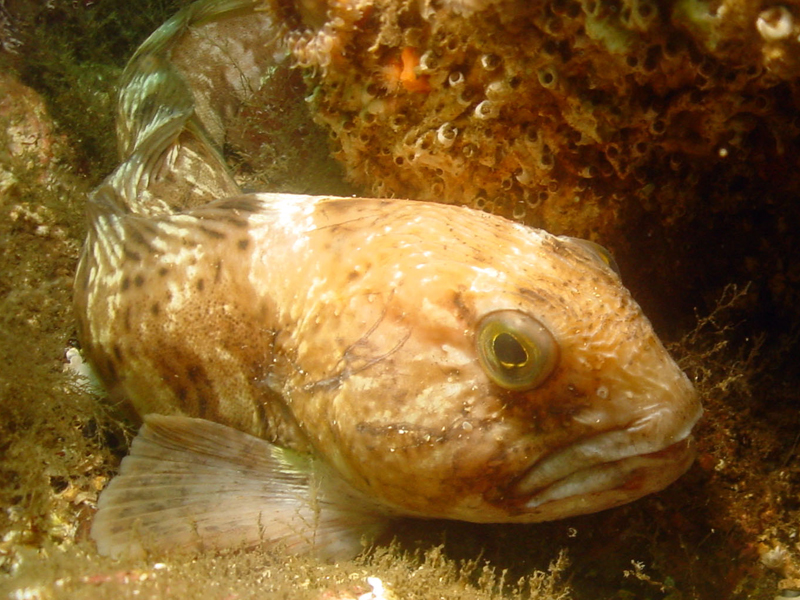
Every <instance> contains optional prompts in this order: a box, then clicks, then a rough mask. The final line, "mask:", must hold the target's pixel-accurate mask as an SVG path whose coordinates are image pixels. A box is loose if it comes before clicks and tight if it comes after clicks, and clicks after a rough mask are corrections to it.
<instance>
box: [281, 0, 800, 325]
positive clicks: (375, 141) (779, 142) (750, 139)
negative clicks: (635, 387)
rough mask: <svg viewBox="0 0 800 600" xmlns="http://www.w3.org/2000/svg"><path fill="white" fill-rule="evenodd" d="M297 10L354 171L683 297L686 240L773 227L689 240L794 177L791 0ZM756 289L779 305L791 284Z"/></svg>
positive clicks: (371, 182) (744, 271)
mask: <svg viewBox="0 0 800 600" xmlns="http://www.w3.org/2000/svg"><path fill="white" fill-rule="evenodd" d="M283 4H285V3H283ZM305 5H306V10H305V11H304V12H302V13H301V12H300V11H298V12H297V13H294V12H293V11H292V10H291V9H286V8H284V9H283V10H284V11H285V14H286V19H287V22H288V23H290V25H291V26H290V28H289V32H288V34H287V43H288V45H289V47H290V48H291V50H292V52H293V53H294V55H295V57H296V59H297V62H298V64H299V65H301V66H303V67H305V68H306V75H307V78H308V81H309V84H310V87H309V89H310V90H312V93H311V96H310V100H311V107H312V111H313V112H314V115H315V118H316V120H317V121H318V122H320V123H323V124H324V125H325V126H327V127H328V128H329V130H330V133H331V137H332V138H333V140H334V141H333V146H334V152H335V155H336V156H337V158H339V159H340V160H341V161H342V162H343V163H344V164H345V166H346V169H347V174H348V177H349V179H350V180H351V181H353V182H355V183H356V184H357V185H359V186H361V187H362V188H363V189H364V190H365V192H366V193H369V194H374V195H377V196H395V197H412V198H419V199H429V200H436V201H442V202H449V203H456V204H467V205H471V206H474V207H478V208H482V209H484V210H487V211H490V212H494V213H499V214H502V215H504V216H507V217H509V218H513V219H516V220H519V221H523V222H525V223H527V224H531V225H535V226H539V227H544V228H546V229H548V230H550V231H554V232H557V233H562V232H566V233H569V234H571V235H577V236H581V237H588V238H591V239H595V240H597V241H601V242H603V243H605V244H607V245H609V246H611V248H612V249H613V250H614V251H615V252H616V253H617V254H618V255H620V256H622V257H623V258H622V261H623V265H622V266H623V271H625V272H629V273H630V272H632V273H633V274H634V279H635V280H639V281H643V282H644V281H646V282H647V283H646V286H647V287H648V288H650V290H651V292H650V293H652V294H653V298H654V299H655V298H656V297H657V296H663V295H666V294H671V295H672V300H675V299H682V300H678V301H677V302H678V304H679V305H681V310H684V311H685V310H686V309H687V308H690V307H691V306H692V305H693V304H694V305H696V304H697V303H698V301H700V300H701V299H700V298H698V296H697V295H692V294H691V293H690V291H691V290H692V289H696V288H697V284H698V283H700V282H701V281H703V280H704V276H703V277H701V276H699V275H698V274H697V272H696V269H694V265H693V261H694V258H695V257H696V256H697V246H698V244H699V245H704V244H705V243H707V244H708V248H709V249H710V248H713V247H718V246H719V245H720V244H722V243H725V242H726V241H727V242H729V243H732V245H734V246H735V247H736V248H742V247H743V246H744V245H746V244H745V243H744V242H740V241H739V238H749V239H751V236H752V235H753V233H755V235H757V236H758V235H764V236H772V235H774V233H775V232H774V231H773V230H761V231H755V232H753V231H752V230H751V231H747V230H745V229H743V228H741V226H740V224H737V225H736V226H735V227H734V229H733V230H728V231H726V232H724V233H722V232H719V231H717V232H712V235H710V236H708V237H707V238H705V240H704V241H703V240H700V241H699V242H697V241H695V239H693V238H695V237H696V236H699V235H701V234H706V233H707V230H708V226H707V224H708V222H709V220H710V219H714V218H715V215H728V216H734V218H735V219H740V220H749V221H751V222H753V221H758V220H759V217H756V216H753V215H752V212H760V211H762V210H767V211H769V210H770V209H769V208H766V209H765V208H764V207H765V206H767V205H768V204H769V203H771V204H770V206H775V205H782V203H785V202H788V200H787V198H786V195H787V194H792V193H794V192H796V191H797V189H798V187H800V185H799V184H800V177H799V176H798V170H797V169H796V168H795V162H796V159H795V157H796V155H797V153H798V151H800V143H799V142H798V140H799V138H798V135H799V134H800V121H799V120H798V118H797V117H796V106H797V104H798V89H797V86H796V84H795V79H796V77H797V75H798V74H800V62H798V59H797V57H798V56H800V52H799V51H798V50H800V41H798V33H800V29H798V24H797V16H796V15H797V13H798V11H799V10H800V5H797V3H794V4H788V3H787V4H786V5H777V6H772V7H767V8H764V7H763V6H762V4H761V3H759V2H752V1H748V0H726V1H724V2H721V3H708V2H704V1H700V0H673V1H661V2H655V1H653V0H550V1H548V2H525V1H522V0H493V1H488V0H486V1H464V0H461V1H458V2H456V1H451V2H447V3H437V2H432V1H428V2H420V3H405V2H396V1H394V0H360V1H347V2H341V1H338V0H337V1H330V2H327V3H326V2H324V1H323V0H319V1H318V2H316V3H313V4H312V3H305ZM399 56H413V57H418V59H416V58H415V60H413V64H414V66H413V75H414V79H413V81H414V82H424V84H419V85H416V84H415V85H413V86H410V85H408V84H407V83H404V82H405V81H411V79H410V75H407V77H408V78H409V79H408V80H403V79H402V77H400V76H399V75H396V76H394V75H393V76H392V77H391V78H390V79H392V80H395V79H399V80H400V81H399V82H397V83H395V84H392V85H387V71H388V72H389V73H393V72H395V71H398V70H399V69H400V67H398V66H397V65H398V64H401V63H402V72H403V73H408V72H409V71H410V70H412V69H410V66H411V64H412V61H410V60H405V59H403V60H402V61H401V62H398V60H399V59H398V57H399ZM756 190H758V191H759V192H761V199H766V198H765V197H767V198H768V199H769V203H766V202H765V203H764V204H761V203H760V202H759V201H757V200H755V198H758V197H757V196H755V194H754V192H755V191H756ZM775 210H776V212H780V210H782V209H775ZM687 239H688V240H690V241H689V242H688V243H687V242H686V241H682V240H687ZM731 240H736V242H731ZM787 250H789V248H787V247H786V246H785V245H782V246H780V247H779V248H774V249H773V251H772V252H771V257H770V259H771V260H774V259H775V258H777V256H778V255H780V254H782V253H785V252H786V251H787ZM637 256H641V257H646V258H647V261H646V262H645V261H644V260H637V258H636V257H637ZM728 256H729V257H730V261H729V262H724V261H720V259H719V257H715V258H714V259H713V260H712V261H711V263H713V266H714V269H715V270H717V271H719V270H726V271H727V273H728V274H729V275H733V277H735V278H741V279H746V278H755V279H758V278H760V277H761V276H762V274H761V273H760V272H759V270H758V269H753V268H752V265H749V266H748V265H746V264H745V256H744V255H743V254H742V253H739V251H738V250H734V251H733V252H731V253H729V254H728ZM654 263H656V264H658V265H659V267H658V268H656V269H654V268H653V267H652V265H653V264H654ZM711 263H709V264H711ZM781 277H783V278H786V277H793V278H796V277H797V273H794V274H793V275H790V274H789V272H788V271H782V275H781ZM712 278H713V277H712ZM676 280H677V281H678V283H677V287H676ZM705 282H706V283H707V282H708V279H707V278H705ZM722 285H724V282H720V283H719V287H715V288H714V289H715V290H716V291H715V293H718V292H719V290H720V289H721V287H722ZM632 286H633V287H634V289H635V290H636V288H637V285H636V283H635V282H634V283H633V284H632ZM764 290H765V291H764V293H765V294H766V295H767V296H770V297H771V298H772V299H774V300H776V302H777V303H778V304H781V305H783V306H791V305H793V303H794V301H795V300H796V299H797V297H796V296H795V295H793V294H790V293H788V291H787V290H786V289H783V290H781V291H778V290H777V289H776V288H775V286H772V287H770V286H769V284H766V283H765V285H764ZM637 291H638V290H637ZM776 292H777V296H779V297H777V298H775V296H776ZM645 293H646V292H645ZM647 300H648V299H647V298H645V305H646V307H648V306H647V305H648V302H647ZM682 301H683V302H685V304H682V303H681V302H682ZM659 308H660V309H664V310H666V311H667V312H669V311H670V310H671V308H670V306H660V307H659ZM654 312H659V310H655V311H654ZM673 316H674V315H673Z"/></svg>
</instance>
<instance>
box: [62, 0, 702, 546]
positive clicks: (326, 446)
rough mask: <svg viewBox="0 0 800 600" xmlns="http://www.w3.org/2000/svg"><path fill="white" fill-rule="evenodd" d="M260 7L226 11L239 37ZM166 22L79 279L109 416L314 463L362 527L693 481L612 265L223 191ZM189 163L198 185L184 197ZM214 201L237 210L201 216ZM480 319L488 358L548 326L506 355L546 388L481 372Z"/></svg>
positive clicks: (569, 510) (601, 505)
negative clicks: (199, 429) (120, 404)
mask: <svg viewBox="0 0 800 600" xmlns="http://www.w3.org/2000/svg"><path fill="white" fill-rule="evenodd" d="M200 5H201V6H207V5H208V6H211V5H213V3H210V2H208V1H207V0H206V1H205V2H201V3H200ZM214 6H216V5H214ZM254 6H258V3H254V2H239V3H236V2H228V3H226V7H227V8H226V10H233V9H235V10H236V12H235V18H237V19H241V18H243V16H242V15H243V14H244V15H245V16H246V14H248V13H247V12H246V11H244V12H243V10H244V9H243V8H242V7H245V8H248V7H250V9H252V7H254ZM230 7H233V8H230ZM253 10H255V9H253ZM258 15H259V17H258V18H260V19H262V20H267V21H269V16H268V14H265V13H263V12H259V13H258ZM180 18H182V19H184V20H188V21H190V22H192V23H198V25H197V29H202V28H201V27H200V25H202V26H203V27H205V26H207V24H208V23H212V24H213V23H215V21H213V19H208V18H206V19H205V20H204V21H202V22H197V21H196V17H194V16H192V15H191V14H190V15H189V16H186V13H183V16H182V17H180ZM214 18H216V19H219V20H221V21H223V22H224V21H225V19H227V18H228V13H227V12H225V10H220V11H219V12H218V13H215V17H214ZM231 18H233V17H231ZM192 19H195V20H192ZM243 22H244V21H241V23H243ZM168 25H169V24H168ZM263 25H264V23H262V26H263ZM214 26H215V27H216V25H214ZM165 27H167V26H165ZM170 27H172V29H170V28H169V27H167V29H166V30H165V31H166V33H163V32H162V34H161V35H162V36H163V37H166V38H167V41H168V42H169V44H172V46H170V45H169V44H167V43H166V42H165V41H164V40H161V38H159V37H158V32H157V34H154V37H155V38H156V42H158V43H155V42H152V41H149V42H148V43H150V44H151V46H152V47H153V48H156V50H148V52H149V54H148V53H143V52H142V51H141V50H140V52H139V53H137V57H136V58H135V59H134V61H133V62H132V66H131V67H129V73H128V75H127V79H126V81H128V83H127V87H126V88H124V89H123V93H122V102H121V105H122V111H123V115H122V116H121V118H120V121H121V122H122V123H123V126H122V129H123V130H124V131H127V132H128V133H125V134H124V135H123V136H122V137H123V144H122V146H123V157H124V158H125V161H124V162H123V164H122V165H121V167H120V168H119V169H118V170H117V172H115V173H114V174H113V175H111V176H110V177H109V179H108V180H107V181H106V182H105V183H104V185H103V186H101V187H100V188H99V189H98V190H97V191H96V192H95V193H94V195H93V197H92V198H91V201H90V217H91V224H90V232H89V236H88V239H87V243H86V246H85V248H84V253H83V256H82V259H81V262H80V265H79V270H78V274H77V279H76V294H75V303H76V312H77V316H78V321H79V330H80V339H81V342H82V346H83V350H84V351H85V353H86V354H87V355H88V357H89V358H90V359H91V361H92V363H93V365H94V366H95V368H96V370H97V372H98V374H99V376H100V378H101V379H102V381H103V382H104V384H105V385H106V387H107V388H108V391H109V393H110V395H111V396H112V397H113V398H116V399H121V400H122V399H124V400H126V401H128V402H130V403H131V404H132V405H133V407H134V408H135V410H136V412H137V413H139V414H140V415H148V414H154V413H155V414H160V415H184V416H188V417H199V418H201V419H205V420H207V421H213V422H215V423H218V424H221V425H224V426H227V427H229V428H232V429H235V430H237V431H239V432H243V433H246V434H249V435H252V436H255V437H257V438H261V439H263V440H266V441H268V442H271V443H274V444H276V445H277V446H279V447H280V448H285V449H287V450H288V451H294V452H297V453H299V454H300V455H305V456H309V457H313V460H314V461H318V464H319V465H321V466H324V469H325V470H326V473H327V474H328V475H326V476H327V477H329V478H331V477H332V478H334V479H337V478H340V479H341V480H342V481H343V482H346V485H347V486H348V489H350V490H352V495H353V497H358V498H363V499H369V501H368V502H367V504H369V503H372V505H373V506H372V507H371V508H369V509H367V510H368V511H369V510H374V511H377V512H385V513H387V514H392V515H394V514H403V515H415V516H421V517H437V518H445V519H460V520H466V521H472V522H534V521H543V520H549V519H558V518H563V517H567V516H571V515H577V514H583V513H588V512H594V511H598V510H603V509H606V508H609V507H612V506H617V505H619V504H622V503H625V502H628V501H631V500H634V499H636V498H639V497H641V496H642V495H644V494H647V493H650V492H654V491H657V490H660V489H662V488H663V487H664V486H666V485H668V484H669V483H671V482H672V481H674V480H675V479H676V478H677V477H679V476H680V475H681V474H682V473H683V472H684V471H685V470H686V469H687V468H688V467H689V465H690V464H691V462H692V460H693V456H694V448H693V441H692V437H691V430H692V427H693V426H694V424H695V423H696V421H697V420H698V418H699V417H700V414H701V412H702V410H701V408H700V404H699V401H698V399H697V395H696V393H695V390H694V389H693V387H692V385H691V383H690V382H689V381H688V379H687V378H686V376H685V375H684V374H683V373H682V372H681V370H680V369H679V368H678V367H677V365H676V364H675V362H674V361H673V360H672V359H671V358H670V356H669V355H668V353H667V351H666V350H665V349H664V347H663V345H662V344H661V342H660V341H659V340H658V338H657V337H656V335H655V333H654V332H653V329H652V327H651V325H650V323H649V322H648V320H647V319H646V317H645V316H644V315H643V314H642V312H641V310H640V308H639V306H638V305H637V304H636V303H635V301H634V300H633V299H632V298H631V296H630V294H629V292H628V291H627V290H626V289H625V288H624V287H623V286H622V284H621V282H620V278H619V276H618V275H617V273H616V272H615V271H614V270H613V269H612V268H611V267H610V266H609V264H608V262H607V261H606V260H604V257H603V256H602V254H601V253H598V251H597V250H595V249H594V248H593V247H591V246H590V245H587V244H586V243H584V242H581V241H579V240H574V239H571V238H566V237H558V236H553V235H550V234H548V233H546V232H544V231H540V230H534V229H530V228H527V227H524V226H521V225H519V224H516V223H513V222H510V221H507V220H505V219H502V218H500V217H496V216H492V215H488V214H484V213H481V212H478V211H474V210H470V209H466V208H461V207H456V206H447V205H441V204H432V203H424V202H414V201H409V200H397V199H391V200H389V199H364V198H336V197H312V196H298V195H288V194H270V193H253V194H241V193H233V194H231V190H234V192H236V187H235V183H234V182H233V180H232V178H230V176H229V175H228V174H227V172H225V171H224V170H222V171H220V169H223V167H221V166H220V163H219V160H221V159H219V160H218V156H219V155H218V153H216V151H214V150H213V148H214V144H215V143H219V139H220V138H219V135H217V136H216V137H215V135H212V134H210V133H208V127H207V126H206V125H205V124H204V123H205V122H208V121H209V118H208V117H205V118H201V117H199V116H198V113H197V112H195V111H194V108H193V106H194V104H193V102H196V99H195V100H191V101H190V100H189V99H187V98H186V97H185V94H186V90H187V89H190V85H189V84H186V85H185V86H184V87H183V88H181V86H180V85H178V84H175V83H169V82H170V81H171V76H167V75H164V72H165V71H164V70H165V69H167V70H169V69H171V71H170V72H171V73H180V69H178V68H176V67H175V66H174V64H172V63H171V62H170V61H169V60H167V58H169V57H168V56H167V57H166V58H165V54H169V55H170V56H172V55H175V54H178V52H177V50H176V48H178V49H180V48H181V47H182V46H181V44H188V43H189V42H186V41H182V40H183V38H181V37H180V36H177V37H176V34H175V33H174V31H183V30H181V29H180V28H176V27H175V26H174V24H173V25H171V26H170ZM266 29H267V32H269V31H271V30H270V29H269V28H268V27H267V28H266ZM239 30H243V31H246V32H248V35H252V32H251V31H250V29H248V28H245V27H239V28H236V29H235V31H239ZM181 35H183V36H184V37H185V34H181ZM264 35H268V33H265V34H264ZM253 39H254V38H253ZM164 48H167V49H168V50H169V52H167V51H165V50H164ZM270 51H272V50H270ZM271 60H272V59H271ZM268 64H269V61H266V62H265V63H264V65H266V66H268ZM153 65H156V66H155V67H153ZM148 68H150V69H154V70H152V71H150V72H148V71H147V69H148ZM255 71H257V69H254V72H255ZM131 72H132V74H131ZM143 73H144V75H143ZM147 73H150V74H149V75H148V74H147ZM153 73H155V75H154V74H153ZM165 82H167V83H165ZM181 82H183V83H185V82H186V78H185V77H183V76H180V79H179V81H178V83H181ZM167 84H169V85H171V86H172V87H170V88H169V89H167V87H169V86H168V85H167ZM165 89H166V90H167V91H165ZM191 89H193V88H191ZM148 90H149V91H148ZM176 90H177V91H176ZM198 95H199V96H202V94H200V93H199V92H197V93H196V96H198ZM153 97H155V98H157V99H158V100H159V102H162V103H164V104H162V105H159V106H160V108H159V109H158V110H157V111H155V112H154V113H151V116H150V117H149V118H150V119H151V122H150V123H149V124H147V123H145V124H142V123H138V122H137V119H138V118H140V117H137V116H136V115H137V114H139V113H137V112H136V110H133V109H131V106H133V105H134V104H136V103H142V102H144V99H146V98H151V99H152V98H153ZM230 97H235V94H234V95H233V96H230ZM230 97H229V98H230ZM126 102H127V104H126ZM150 104H152V102H151V103H150ZM207 104H209V105H210V104H211V103H207ZM223 104H224V103H223ZM234 105H235V102H230V103H229V106H234ZM126 106H127V108H125V107H126ZM170 106H173V107H177V108H174V110H170ZM226 106H228V105H226ZM234 107H235V106H234ZM126 111H127V112H126ZM158 111H161V112H158ZM211 112H212V113H213V112H214V111H211ZM126 115H128V116H126ZM131 115H133V116H131ZM126 119H127V120H128V121H131V122H132V123H133V124H127V125H126V124H125V123H126V122H127V121H126ZM132 131H133V132H134V133H130V132H132ZM137 131H138V133H136V132H137ZM124 140H128V141H124ZM175 157H178V158H179V159H180V160H177V161H176V160H174V159H175ZM181 161H183V162H181ZM189 163H196V164H197V165H199V167H198V168H197V169H194V170H193V171H192V173H193V175H192V176H193V177H195V178H198V179H200V180H201V182H202V183H203V186H200V187H199V188H197V186H194V185H193V184H191V185H190V184H187V183H186V181H185V179H181V177H182V176H183V175H184V174H185V172H186V164H189ZM176 165H177V166H176ZM203 169H205V171H204V170H203ZM206 172H207V173H208V175H207V176H204V175H202V173H206ZM157 173H161V174H163V173H166V174H167V175H166V176H156V175H154V174H157ZM197 173H200V174H201V175H197ZM173 181H175V182H176V183H175V186H176V187H177V190H178V193H177V194H176V195H174V196H173V195H165V191H168V190H169V185H170V184H171V183H172V182H173ZM193 189H201V191H202V193H201V194H199V195H198V196H197V197H190V196H191V193H190V192H186V193H183V192H182V190H183V191H186V190H190V191H191V190H193ZM156 190H157V193H156ZM209 193H216V194H218V197H219V198H222V199H220V200H216V201H213V202H210V203H204V200H205V197H206V196H207V195H208V194H209ZM176 198H177V199H176ZM187 198H189V199H188V200H187ZM489 323H492V324H493V325H492V327H495V328H496V331H498V332H500V333H497V334H493V336H494V337H491V338H490V339H491V343H490V344H489V346H488V348H489V350H488V352H489V354H492V353H494V354H496V355H497V356H499V355H500V354H502V353H503V351H502V349H501V343H500V341H499V340H507V339H508V336H507V335H506V334H507V333H508V332H512V333H513V335H514V336H517V337H518V338H519V339H520V340H523V341H524V340H528V339H529V338H528V337H527V336H528V333H524V332H523V331H534V333H533V334H531V335H533V337H532V338H530V339H533V340H534V341H532V342H531V344H532V346H530V347H529V348H528V351H527V353H523V355H522V357H523V358H524V359H525V360H523V358H513V359H512V358H510V357H509V355H505V356H504V357H501V358H500V359H498V360H499V362H500V363H501V366H502V365H506V366H507V365H508V364H511V363H512V362H514V361H517V360H519V364H521V363H522V362H525V363H527V362H528V359H532V358H535V357H538V358H540V359H541V361H542V364H543V365H544V367H542V368H543V369H544V371H543V374H542V376H541V378H540V379H537V380H535V383H525V382H523V383H522V384H520V383H518V382H512V383H509V382H508V381H506V380H505V379H504V377H505V375H504V374H503V373H501V374H500V376H498V375H497V374H496V373H495V374H492V373H489V371H490V370H491V369H492V367H491V366H487V365H490V363H491V360H492V358H491V357H489V358H486V353H487V350H486V348H487V347H486V346H482V341H481V340H483V339H484V337H485V336H484V333H483V332H485V331H487V330H489V329H488V328H489V327H490V326H489ZM503 336H506V337H503ZM537 336H538V337H537ZM515 339H516V338H515ZM536 340H538V341H536ZM514 344H516V345H514V346H513V348H514V349H515V350H516V349H517V348H518V343H517V342H516V341H515V342H514ZM512 354H513V353H512ZM497 356H495V358H497ZM517 356H520V355H519V354H517ZM487 361H488V362H487ZM502 368H506V367H505V366H503V367H502ZM516 369H517V367H514V368H513V369H510V371H513V372H514V373H516V372H517V370H516ZM501 370H502V369H501ZM510 371H509V372H510ZM159 423H166V424H167V425H168V423H169V421H164V422H159ZM181 423H182V427H184V428H186V429H189V430H190V429H191V422H188V421H181ZM187 423H188V425H187ZM167 425H164V426H165V427H167ZM182 431H183V430H182ZM214 431H215V432H216V431H217V430H214ZM214 435H217V433H214ZM223 437H224V435H223ZM148 439H149V438H148ZM248 443H249V442H248ZM179 445H180V444H178V446H179ZM135 454H136V453H135ZM129 464H131V465H133V464H134V463H133V460H131V462H130V463H129ZM315 464H316V463H315ZM123 466H124V465H123ZM131 469H133V467H131ZM126 477H128V479H126V480H125V481H128V482H129V483H130V481H133V480H132V479H131V478H132V477H133V475H127V476H126ZM135 482H139V480H138V479H137V480H135ZM137 485H138V483H137ZM113 486H114V483H112V487H113ZM117 489H118V491H117V492H115V493H114V494H115V495H114V498H117V497H121V496H124V494H123V493H122V492H121V491H120V490H122V483H120V484H119V485H118V488H117ZM154 493H155V492H154ZM337 493H338V492H337ZM348 493H349V492H348ZM109 497H111V494H110V493H109ZM331 497H338V496H336V494H333V495H332V496H331ZM114 502H117V500H114ZM106 504H107V505H109V504H112V501H109V502H107V503H106ZM330 504H331V506H334V505H336V504H337V501H336V500H331V502H330ZM103 510H104V509H103V508H102V502H101V514H102V513H103ZM107 514H111V512H110V509H109V510H108V511H107ZM98 518H100V516H98ZM106 521H113V519H111V518H110V517H108V518H106ZM104 527H105V525H104ZM108 527H110V528H112V529H113V525H108ZM99 529H100V528H99V527H98V531H99ZM117 529H119V528H117ZM156 529H157V528H155V527H154V528H152V529H151V530H150V532H151V533H153V534H154V535H155V534H156V533H157V532H156ZM115 533H116V530H115ZM104 535H106V534H104V533H102V532H101V533H97V534H96V535H95V537H98V539H100V538H102V537H103V536H104ZM109 535H110V534H109ZM245 537H246V536H245ZM243 539H244V538H243ZM304 548H305V546H304ZM332 554H333V555H334V556H338V555H339V553H337V552H333V553H332Z"/></svg>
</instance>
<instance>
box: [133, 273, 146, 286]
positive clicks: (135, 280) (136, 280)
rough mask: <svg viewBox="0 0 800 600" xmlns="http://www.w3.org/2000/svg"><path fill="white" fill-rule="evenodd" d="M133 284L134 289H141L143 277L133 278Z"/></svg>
mask: <svg viewBox="0 0 800 600" xmlns="http://www.w3.org/2000/svg"><path fill="white" fill-rule="evenodd" d="M133 284H134V285H135V286H136V287H142V286H143V285H144V277H143V276H142V275H141V274H139V275H137V276H136V277H134V278H133Z"/></svg>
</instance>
